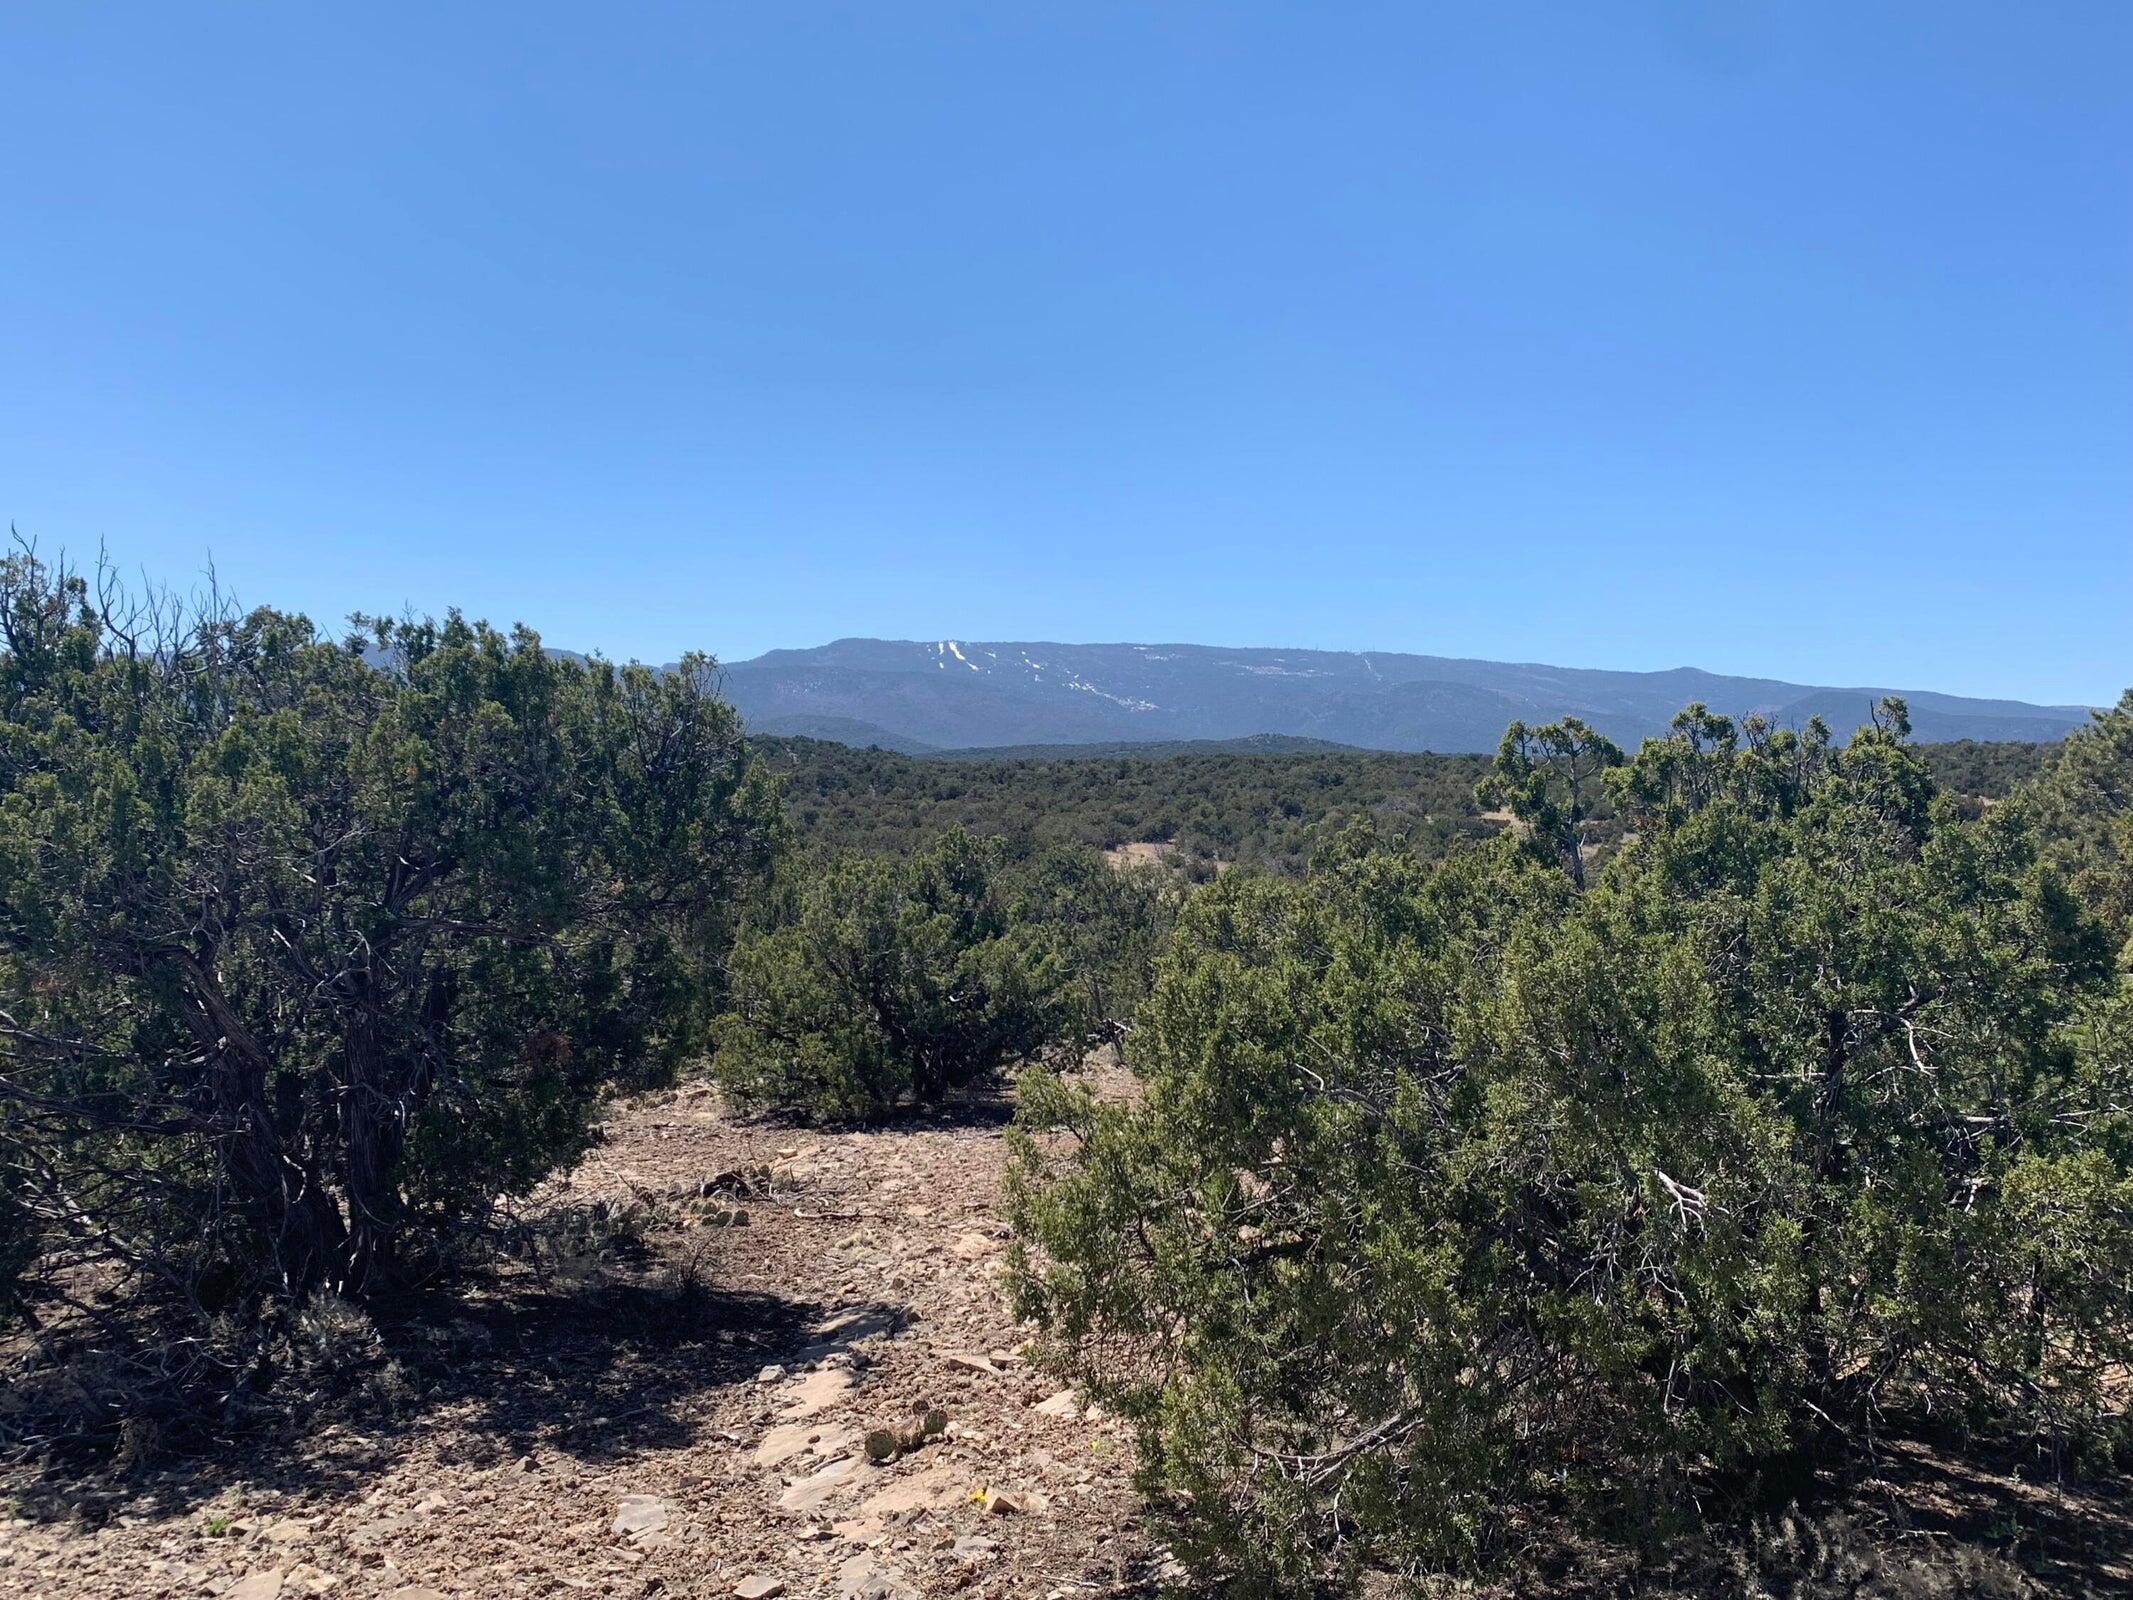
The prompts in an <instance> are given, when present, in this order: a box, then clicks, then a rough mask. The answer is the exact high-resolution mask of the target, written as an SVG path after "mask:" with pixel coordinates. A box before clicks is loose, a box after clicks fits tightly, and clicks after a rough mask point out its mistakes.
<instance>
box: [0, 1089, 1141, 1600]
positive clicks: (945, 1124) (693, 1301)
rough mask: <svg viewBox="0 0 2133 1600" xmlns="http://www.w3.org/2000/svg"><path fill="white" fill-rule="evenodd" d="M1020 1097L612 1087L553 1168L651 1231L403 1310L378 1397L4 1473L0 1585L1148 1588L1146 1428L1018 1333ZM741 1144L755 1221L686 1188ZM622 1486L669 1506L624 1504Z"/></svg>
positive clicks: (118, 1588) (570, 1589) (520, 1590)
mask: <svg viewBox="0 0 2133 1600" xmlns="http://www.w3.org/2000/svg"><path fill="white" fill-rule="evenodd" d="M1005 1115H1006V1107H1005V1105H1004V1103H1002V1102H1000V1101H996V1100H983V1099H981V1100H978V1101H974V1102H972V1103H970V1104H969V1105H967V1106H964V1107H962V1108H960V1109H959V1110H958V1111H957V1112H956V1113H955V1114H953V1115H947V1116H941V1117H936V1118H932V1119H927V1120H921V1121H920V1122H917V1123H915V1124H913V1125H911V1126H908V1127H904V1128H899V1129H895V1130H891V1131H880V1132H841V1133H834V1134H814V1133H801V1132H797V1131H795V1130H793V1129H790V1128H784V1127H779V1126H775V1125H769V1124H762V1123H749V1122H745V1121H737V1120H735V1119H733V1118H731V1117H728V1116H727V1115H725V1114H724V1113H723V1112H722V1111H721V1110H720V1108H719V1105H718V1102H717V1099H716V1097H715V1096H714V1095H713V1094H712V1093H710V1092H709V1091H707V1090H705V1089H703V1088H701V1087H687V1088H684V1089H683V1090H682V1091H680V1092H678V1093H675V1094H672V1095H661V1096H657V1097H653V1098H649V1099H646V1100H643V1101H640V1102H638V1103H636V1104H634V1105H632V1106H629V1107H627V1108H624V1109H623V1110H622V1111H621V1112H620V1113H619V1114H618V1115H617V1116H616V1117H614V1119H613V1120H612V1121H611V1123H610V1124H609V1136H608V1139H607V1141H606V1143H605V1144H604V1145H603V1146H602V1147H600V1148H599V1149H598V1150H596V1151H595V1152H594V1154H593V1156H592V1158H591V1159H590V1160H588V1161H587V1162H586V1163H585V1164H584V1165H583V1166H582V1167H581V1168H580V1169H579V1170H578V1171H577V1172H576V1173H575V1174H573V1175H572V1176H571V1177H570V1178H569V1179H568V1180H567V1182H564V1183H561V1184H558V1185H557V1186H555V1190H554V1193H553V1194H552V1195H551V1196H548V1197H545V1198H546V1199H548V1200H549V1201H551V1202H553V1203H558V1204H582V1203H585V1202H589V1201H609V1202H613V1203H615V1204H616V1205H617V1206H618V1207H620V1208H622V1209H625V1210H629V1211H632V1212H634V1213H636V1214H638V1215H640V1216H647V1217H649V1218H650V1219H651V1221H650V1225H649V1226H648V1227H647V1228H646V1229H645V1231H644V1235H643V1237H644V1241H645V1248H644V1249H642V1250H638V1251H635V1252H633V1253H632V1255H631V1258H630V1259H625V1260H621V1261H617V1260H614V1259H612V1258H611V1256H612V1253H610V1258H609V1259H602V1260H597V1261H595V1262H593V1263H592V1264H590V1265H580V1266H578V1267H575V1268H570V1269H566V1270H563V1271H559V1272H553V1273H548V1274H543V1275H539V1276H537V1275H535V1274H533V1273H531V1272H526V1271H514V1272H512V1273H508V1274H506V1275H505V1276H504V1277H503V1278H502V1279H501V1280H500V1281H499V1282H498V1283H496V1284H495V1285H494V1286H492V1287H490V1288H488V1289H485V1290H482V1291H480V1292H477V1293H472V1294H469V1295H467V1296H465V1297H464V1298H463V1299H462V1300H461V1301H459V1302H457V1303H455V1304H453V1305H451V1306H449V1307H447V1308H446V1310H445V1311H443V1312H441V1313H438V1314H436V1315H431V1316H428V1317H426V1318H424V1319H418V1320H417V1321H416V1322H414V1323H410V1324H409V1325H408V1326H406V1327H404V1328H395V1329H391V1330H388V1333H387V1342H388V1344H389V1345H391V1346H392V1347H393V1348H394V1349H395V1350H396V1351H398V1352H402V1353H404V1354H405V1355H406V1357H407V1362H408V1370H409V1371H410V1372H411V1373H412V1374H413V1375H414V1377H415V1387H416V1391H417V1392H416V1394H415V1396H414V1397H413V1398H412V1399H410V1400H408V1401H407V1402H405V1403H404V1404H403V1405H401V1406H399V1407H398V1408H397V1410H396V1414H395V1415H394V1416H392V1418H391V1419H390V1420H389V1421H387V1422H378V1421H375V1420H373V1421H371V1422H368V1423H366V1424H365V1425H363V1426H360V1427H359V1426H356V1425H353V1424H345V1423H344V1424H340V1425H334V1426H325V1427H319V1428H316V1429H315V1430H313V1431H311V1432H309V1433H308V1434H306V1435H304V1436H301V1437H294V1438H288V1439H282V1440H276V1441H272V1442H251V1443H247V1444H244V1445H242V1446H232V1447H229V1448H228V1449H226V1450H224V1451H221V1452H217V1453H213V1454H210V1455H207V1456H204V1457H202V1456H193V1457H187V1458H181V1459H172V1460H163V1461H158V1462H156V1463H155V1464H154V1465H153V1466H152V1467H151V1468H150V1469H149V1470H147V1471H145V1472H143V1473H140V1474H138V1475H136V1476H135V1477H134V1478H132V1479H130V1480H118V1481H117V1482H115V1483H112V1482H109V1481H108V1480H96V1481H94V1482H91V1481H77V1482H74V1483H72V1484H67V1483H55V1482H54V1481H53V1478H52V1475H51V1474H49V1473H45V1474H42V1475H38V1474H33V1473H29V1472H26V1471H25V1472H18V1473H16V1474H15V1479H16V1481H15V1482H13V1483H7V1482H0V1495H6V1494H8V1493H9V1492H10V1490H13V1491H15V1492H14V1507H13V1510H14V1512H15V1515H14V1516H13V1517H12V1520H0V1594H5V1595H9V1596H15V1595H21V1596H50V1597H54V1600H58V1597H66V1600H87V1597H98V1600H101V1597H105V1596H109V1597H114V1600H115V1597H118V1596H126V1597H129V1600H131V1597H138V1600H152V1597H172V1600H176V1597H191V1596H200V1595H215V1596H221V1597H224V1600H269V1597H273V1600H280V1597H284V1596H286V1597H299V1596H305V1595H312V1594H321V1595H332V1596H334V1597H336V1600H339V1597H343V1596H345V1597H349V1600H357V1597H369V1596H398V1597H400V1600H431V1597H432V1596H433V1595H435V1596H446V1597H450V1600H475V1597H489V1596H498V1597H502V1596H510V1597H546V1596H556V1597H563V1596H573V1597H574V1596H582V1595H590V1596H629V1597H640V1596H650V1595H659V1596H677V1597H678V1596H689V1597H696V1596H717V1595H728V1594H734V1593H736V1592H751V1591H749V1590H746V1589H743V1588H742V1585H743V1584H744V1582H746V1581H747V1580H755V1587H754V1590H753V1591H752V1592H756V1593H768V1592H774V1591H773V1588H772V1586H774V1585H782V1592H783V1593H784V1594H786V1595H789V1596H845V1595H870V1596H889V1595H910V1594H923V1595H935V1594H951V1593H952V1594H963V1595H971V1596H1008V1595H1015V1596H1022V1595H1056V1596H1060V1597H1066V1596H1084V1595H1095V1594H1103V1593H1106V1592H1112V1593H1118V1592H1131V1591H1138V1590H1140V1589H1141V1588H1143V1587H1144V1582H1143V1580H1144V1579H1145V1578H1146V1577H1147V1575H1148V1574H1149V1573H1150V1571H1151V1570H1152V1569H1153V1567H1154V1565H1155V1562H1156V1560H1157V1559H1158V1552H1157V1551H1156V1550H1155V1549H1154V1546H1153V1543H1152V1540H1151V1539H1150V1537H1149V1536H1148V1535H1147V1534H1146V1533H1145V1532H1144V1531H1143V1528H1142V1524H1141V1520H1140V1519H1141V1510H1140V1506H1139V1502H1138V1500H1137V1498H1136V1497H1135V1495H1134V1493H1133V1491H1132V1488H1131V1485H1130V1482H1129V1475H1130V1459H1129V1458H1130V1447H1129V1445H1128V1442H1127V1441H1126V1439H1125V1438H1124V1436H1123V1435H1122V1433H1121V1432H1120V1430H1119V1429H1118V1427H1117V1425H1116V1424H1115V1423H1112V1422H1110V1421H1108V1420H1101V1419H1099V1420H1095V1421H1091V1420H1088V1419H1086V1418H1084V1417H1081V1416H1079V1415H1078V1414H1077V1410H1076V1408H1075V1407H1074V1406H1073V1405H1072V1401H1071V1397H1066V1398H1056V1399H1055V1398H1054V1397H1055V1393H1056V1390H1057V1385H1056V1384H1054V1383H1052V1382H1049V1381H1048V1380H1047V1379H1046V1378H1045V1377H1044V1376H1043V1375H1041V1374H1039V1373H1037V1372H1034V1371H1032V1370H1031V1368H1030V1367H1029V1366H1028V1364H1027V1363H1026V1362H1024V1361H1023V1360H1022V1359H1021V1358H1020V1356H1019V1355H1018V1353H1017V1349H1016V1347H1017V1346H1018V1345H1019V1344H1020V1342H1021V1335H1020V1334H1019V1333H1018V1332H1017V1331H1016V1329H1015V1327H1014V1325H1013V1323H1012V1321H1011V1319H1010V1317H1009V1316H1008V1313H1007V1310H1006V1307H1005V1303H1004V1300H1003V1297H1002V1294H1001V1291H1000V1287H999V1283H998V1273H999V1268H1000V1258H1001V1251H1002V1249H1003V1248H1004V1244H1005V1239H1006V1229H1005V1227H1004V1226H1003V1224H1002V1223H1001V1221H1000V1219H999V1216H998V1214H997V1205H998V1198H999V1177H1000V1171H1001V1164H1002V1159H1003V1146H1002V1137H1001V1129H1002V1124H1003V1122H1004V1119H1005ZM750 1168H767V1169H769V1173H770V1181H769V1185H768V1192H767V1193H764V1192H761V1190H760V1188H759V1189H758V1192H757V1193H756V1194H753V1195H751V1196H747V1197H744V1198H741V1199H739V1200H738V1201H737V1202H734V1203H735V1204H738V1205H739V1206H741V1207H743V1208H745V1210H746V1212H747V1222H746V1224H745V1225H742V1226H730V1225H718V1224H717V1223H716V1222H715V1221H706V1220H705V1219H706V1218H711V1219H715V1218H717V1217H718V1216H719V1215H720V1214H721V1213H722V1212H724V1211H725V1210H726V1209H727V1205H728V1203H727V1202H724V1201H705V1202H692V1201H690V1200H687V1199H680V1200H677V1198H676V1197H677V1195H680V1194H684V1193H686V1192H689V1191H693V1189H694V1188H695V1186H696V1185H698V1184H699V1183H700V1182H701V1181H702V1180H703V1179H705V1178H707V1177H710V1176H711V1175H713V1174H717V1173H720V1172H727V1171H732V1170H735V1169H750ZM544 1280H545V1281H544ZM779 1369H781V1370H779ZM1045 1402H1050V1403H1049V1404H1044V1403H1045ZM928 1407H937V1408H939V1409H940V1410H942V1411H944V1412H945V1413H946V1417H947V1421H948V1427H947V1430H946V1432H945V1434H943V1435H941V1436H939V1437H937V1438H934V1439H932V1440H930V1441H928V1442H926V1443H925V1444H924V1445H923V1446H922V1447H921V1448H918V1449H916V1450H914V1451H912V1452H911V1453H910V1454H908V1455H905V1456H903V1457H901V1458H900V1459H896V1460H894V1461H892V1462H889V1463H887V1464H885V1465H876V1464H870V1463H868V1462H867V1461H866V1460H865V1459H864V1454H863V1449H862V1440H863V1435H864V1434H865V1432H866V1431H867V1430H870V1429H874V1428H879V1427H894V1426H901V1425H906V1424H908V1423H910V1422H911V1421H913V1420H914V1419H915V1418H916V1417H917V1416H919V1415H920V1414H921V1413H922V1412H923V1411H924V1410H925V1409H927V1408H928ZM98 1483H103V1484H104V1486H103V1487H98V1486H97V1485H98ZM988 1491H989V1492H990V1493H991V1495H992V1497H993V1502H994V1505H995V1506H997V1509H992V1508H989V1507H988V1504H987V1501H986V1498H985V1497H986V1495H987V1493H988ZM632 1496H640V1497H648V1501H649V1504H647V1505H646V1509H645V1511H644V1514H643V1518H642V1520H644V1521H645V1522H647V1523H655V1524H656V1523H660V1522H662V1521H663V1526H656V1527H648V1528H646V1529H644V1530H642V1531H637V1532H630V1531H620V1530H618V1526H617V1524H618V1514H619V1513H621V1512H623V1510H624V1507H625V1501H626V1500H627V1499H628V1497H632ZM631 1503H632V1505H637V1504H640V1502H631ZM624 1520H625V1522H626V1521H627V1520H629V1519H624Z"/></svg>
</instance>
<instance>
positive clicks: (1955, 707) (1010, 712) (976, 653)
mask: <svg viewBox="0 0 2133 1600" xmlns="http://www.w3.org/2000/svg"><path fill="white" fill-rule="evenodd" d="M721 675H722V678H723V682H724V689H725V693H726V695H727V697H728V698H729V699H731V700H732V702H733V703H734V705H735V706H736V707H737V708H738V709H739V710H740V712H741V715H742V716H743V717H744V718H746V719H747V721H748V723H749V726H750V727H752V728H755V729H757V730H759V731H763V732H779V733H794V734H806V735H808V736H810V737H816V738H828V739H836V740H838V741H840V742H842V743H857V744H880V745H882V746H883V747H884V748H888V749H898V750H906V751H913V750H925V749H929V748H930V749H932V750H936V751H952V750H962V749H971V748H977V747H986V748H990V747H995V746H1001V745H1050V744H1104V743H1132V744H1142V743H1148V742H1160V741H1177V740H1234V739H1242V738H1248V737H1250V736H1253V735H1259V734H1275V735H1286V736H1290V737H1294V738H1301V739H1311V740H1323V741H1326V742H1329V743H1334V744H1347V745H1360V746H1363V747H1366V748H1369V749H1376V750H1438V751H1447V752H1449V751H1473V750H1493V749H1494V748H1495V747H1496V741H1497V740H1498V738H1500V737H1501V736H1502V734H1503V729H1504V724H1505V723H1507V722H1510V721H1511V720H1512V719H1514V718H1523V719H1525V720H1526V721H1528V722H1548V721H1552V720H1554V719H1555V718H1557V717H1560V716H1564V715H1573V716H1579V717H1583V718H1584V719H1585V720H1586V721H1587V722H1589V723H1591V724H1593V725H1594V726H1595V727H1597V728H1599V729H1601V730H1602V731H1603V732H1605V733H1607V734H1609V735H1611V736H1612V737H1613V738H1615V739H1616V740H1618V741H1622V742H1624V743H1632V744H1633V743H1634V742H1635V741H1636V740H1638V739H1640V738H1642V737H1644V736H1645V735H1647V734H1653V733H1658V732H1660V731H1662V730H1663V729H1664V728H1665V726H1666V723H1667V719H1668V718H1670V717H1671V716H1672V715H1673V714H1674V713H1675V712H1676V711H1678V710H1680V709H1681V707H1682V706H1684V705H1686V704H1688V703H1689V702H1690V701H1692V700H1700V701H1702V702H1704V704H1706V705H1708V706H1710V707H1711V709H1712V710H1714V711H1720V712H1724V713H1726V714H1728V715H1733V716H1742V715H1745V714H1747V713H1749V712H1760V713H1761V714H1763V715H1764V716H1765V717H1768V718H1769V719H1771V720H1772V721H1774V722H1777V723H1779V724H1783V725H1798V724H1800V723H1803V722H1805V721H1806V720H1807V718H1808V717H1810V716H1813V715H1820V716H1821V717H1822V718H1823V719H1824V720H1825V721H1826V722H1828V723H1829V725H1830V726H1831V727H1832V728H1833V729H1834V730H1835V731H1836V732H1837V734H1838V736H1839V737H1842V736H1844V735H1846V734H1848V733H1850V731H1851V730H1852V729H1853V728H1854V727H1856V726H1857V725H1858V724H1859V723H1861V722H1863V721H1864V720H1865V719H1866V716H1867V713H1868V711H1869V710H1870V709H1871V708H1872V706H1873V704H1874V702H1875V701H1876V700H1878V699H1879V698H1880V697H1881V696H1882V695H1884V694H1886V693H1889V692H1890V691H1888V690H1886V689H1881V688H1873V687H1861V688H1853V689H1842V688H1822V687H1816V686H1813V685H1807V684H1797V683H1785V682H1782V681H1780V680H1778V679H1774V678H1733V677H1726V676H1723V675H1721V674H1718V673H1713V672H1702V671H1698V670H1697V669H1695V668H1693V667H1677V668H1675V669H1673V670H1671V671H1667V672H1606V671H1598V670H1592V669H1586V668H1577V667H1549V666H1540V665H1534V664H1529V663H1510V662H1500V661H1468V660H1461V659H1457V658H1453V657H1448V656H1416V655H1399V654H1390V653H1380V652H1377V651H1355V652H1342V651H1330V650H1260V649H1228V648H1223V647H1219V646H1212V645H1190V644H1162V645H1150V644H1043V643H1026V642H1015V641H998V640H983V641H980V640H968V639H941V640H929V641H925V642H919V641H913V640H897V639H840V640H838V641H837V642H836V643H835V644H828V645H823V646H820V647H819V648H816V649H809V650H773V651H771V652H769V653H768V654H767V655H761V656H757V657H756V658H755V659H754V660H752V661H738V662H734V663H732V664H730V665H728V666H727V667H725V668H724V669H723V671H722V674H721ZM1899 692H1901V693H1902V694H1903V695H1904V698H1905V699H1906V700H1907V701H1909V703H1910V707H1911V722H1912V726H1913V729H1914V731H1915V732H1916V735H1917V737H1918V738H1920V739H1922V740H1940V739H2056V738H2059V737H2060V736H2062V735H2063V734H2065V733H2066V732H2067V731H2068V730H2070V729H2072V728H2074V727H2077V726H2079V725H2080V724H2081V723H2083V722H2085V721H2086V720H2087V718H2088V712H2087V709H2086V708H2085V707H2081V706H2038V705H2028V704H2025V703H2023V702H2021V701H2017V700H1973V699H1968V698H1965V697H1963V696H1960V695H1947V694H1936V693H1933V692H1932V691H1930V690H1903V691H1899ZM840 728H841V729H843V730H845V731H842V732H839V731H833V730H836V729H840Z"/></svg>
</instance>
